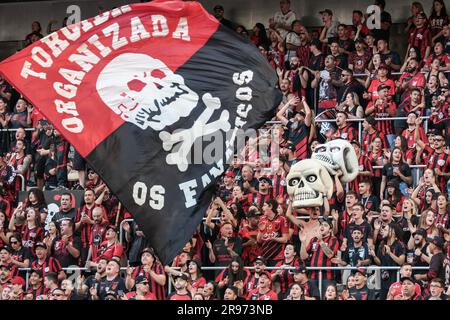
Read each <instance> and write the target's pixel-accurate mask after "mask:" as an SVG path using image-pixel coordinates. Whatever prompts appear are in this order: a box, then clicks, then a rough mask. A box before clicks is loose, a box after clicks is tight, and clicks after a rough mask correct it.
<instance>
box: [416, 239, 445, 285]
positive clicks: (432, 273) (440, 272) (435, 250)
mask: <svg viewBox="0 0 450 320" xmlns="http://www.w3.org/2000/svg"><path fill="white" fill-rule="evenodd" d="M427 241H428V243H429V244H428V251H429V252H430V254H431V259H430V269H429V270H428V272H427V273H425V274H415V275H414V279H415V280H422V281H424V282H425V283H428V282H429V281H431V280H432V279H434V278H440V279H444V278H445V269H444V260H445V254H444V253H443V251H444V243H445V242H444V240H443V239H442V238H441V237H438V236H434V237H430V238H427Z"/></svg>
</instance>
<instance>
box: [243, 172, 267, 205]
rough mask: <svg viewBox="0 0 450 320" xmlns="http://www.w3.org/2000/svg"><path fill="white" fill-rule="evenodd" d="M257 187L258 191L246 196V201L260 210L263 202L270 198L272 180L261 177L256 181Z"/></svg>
mask: <svg viewBox="0 0 450 320" xmlns="http://www.w3.org/2000/svg"><path fill="white" fill-rule="evenodd" d="M258 181H259V187H258V191H257V192H255V193H251V194H249V195H248V201H249V202H250V203H251V204H252V205H254V206H256V207H258V208H262V206H263V205H264V202H265V201H267V200H269V199H271V198H272V193H271V192H270V188H271V187H272V179H270V178H269V177H267V176H262V177H260V178H259V179H258Z"/></svg>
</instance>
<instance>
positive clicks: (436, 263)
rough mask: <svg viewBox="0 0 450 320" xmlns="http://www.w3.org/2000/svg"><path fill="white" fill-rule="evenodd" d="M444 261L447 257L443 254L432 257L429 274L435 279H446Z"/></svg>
mask: <svg viewBox="0 0 450 320" xmlns="http://www.w3.org/2000/svg"><path fill="white" fill-rule="evenodd" d="M444 260H445V255H444V254H443V253H442V252H439V253H437V254H435V255H433V256H432V257H431V261H430V271H429V273H430V274H433V278H440V279H445V268H444ZM429 280H431V279H429Z"/></svg>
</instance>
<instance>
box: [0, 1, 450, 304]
mask: <svg viewBox="0 0 450 320" xmlns="http://www.w3.org/2000/svg"><path fill="white" fill-rule="evenodd" d="M375 4H376V5H378V6H379V7H380V9H381V29H375V30H370V28H369V27H368V26H367V25H366V23H365V21H366V20H367V17H365V16H364V15H363V13H362V12H361V11H359V10H355V11H353V13H352V22H353V23H352V25H345V24H341V23H340V22H339V21H337V20H336V19H335V18H334V17H333V12H332V11H331V10H329V9H324V10H323V11H320V13H318V14H319V15H320V16H321V18H322V22H323V26H322V27H321V28H319V29H317V28H307V27H306V26H304V25H303V24H302V23H301V21H300V20H299V18H300V15H298V14H296V13H295V12H293V11H291V10H290V1H289V0H281V1H280V10H279V11H278V12H276V13H275V14H274V16H273V17H272V18H271V19H270V20H269V21H267V22H266V24H265V25H264V24H262V23H257V24H256V25H255V26H254V28H253V29H252V30H247V29H246V28H245V27H244V26H241V25H236V24H235V23H233V22H232V21H230V20H228V19H226V18H225V17H226V15H225V10H224V7H223V6H221V5H216V6H215V7H214V12H213V14H214V16H215V17H216V18H217V19H218V20H219V21H220V22H221V23H222V24H223V25H224V26H227V27H229V28H231V29H233V30H235V31H236V32H238V33H239V34H241V35H242V37H246V38H248V39H249V40H250V41H252V42H253V43H254V44H255V46H257V47H258V48H259V49H260V52H261V54H263V55H264V56H266V57H267V60H268V61H269V63H270V64H271V65H272V66H273V68H274V70H276V73H277V74H278V77H279V88H280V90H281V91H282V94H283V101H282V103H281V104H280V106H279V107H278V109H277V112H276V116H275V117H274V118H273V119H272V120H273V121H274V122H273V123H272V124H268V125H266V126H265V127H263V128H262V129H261V130H260V135H259V136H258V137H257V138H256V139H250V140H249V141H248V144H247V145H246V147H245V148H244V150H243V151H242V153H240V154H236V155H235V159H234V162H233V164H232V165H231V166H230V167H229V169H228V170H227V171H226V172H225V174H224V175H223V178H222V179H220V181H219V183H218V184H217V188H216V197H215V198H214V200H213V201H212V203H211V205H210V207H209V210H208V212H207V213H206V215H205V219H204V221H203V223H201V224H200V225H199V226H198V229H197V232H196V233H195V234H194V235H193V237H192V239H191V240H190V241H189V242H188V243H186V245H185V246H184V248H183V249H182V251H181V252H180V254H179V255H178V256H177V257H176V258H175V259H174V261H173V263H172V264H171V265H166V266H164V265H162V264H161V262H160V261H159V259H158V257H157V256H156V255H155V253H154V251H153V249H152V248H151V247H150V246H149V245H148V243H147V242H146V240H145V235H144V234H143V232H142V231H140V230H139V226H138V225H137V224H136V223H135V222H134V221H133V216H132V214H131V213H129V212H127V211H126V209H125V208H124V207H123V206H122V205H121V204H120V203H119V201H118V199H117V198H116V197H115V196H114V195H113V194H112V193H111V192H110V191H109V190H108V188H107V186H106V185H105V184H104V183H103V182H102V180H101V178H100V177H99V176H98V174H97V173H96V172H95V171H94V170H92V169H91V168H89V166H87V165H86V163H85V161H84V159H82V157H81V156H80V155H79V154H78V153H77V152H76V151H73V148H71V147H70V145H69V143H68V142H67V141H66V140H65V139H64V138H63V137H62V136H61V135H60V134H59V132H57V130H55V129H54V128H53V126H52V125H51V123H49V122H48V121H47V120H45V119H44V118H43V117H42V115H41V114H40V113H39V111H38V110H37V109H36V108H33V106H32V105H30V104H29V103H28V102H27V101H26V100H25V99H23V98H22V97H21V96H20V95H19V93H17V92H16V91H15V90H14V89H13V88H12V87H11V85H10V84H8V83H7V82H6V81H5V79H2V78H0V95H1V97H0V128H1V129H10V130H5V131H2V132H1V134H0V148H1V156H0V172H1V185H2V186H1V193H0V299H1V300H47V299H49V300H118V299H123V300H159V299H171V300H190V299H195V300H213V299H225V300H235V299H247V300H277V299H278V300H279V299H288V300H317V299H323V300H368V299H369V300H374V299H378V300H425V299H426V300H440V299H443V300H446V299H448V297H449V296H450V287H449V284H450V282H449V281H450V206H449V203H448V202H449V196H450V192H449V191H450V184H449V179H448V177H449V176H450V153H449V152H450V150H449V148H448V147H449V146H450V134H449V128H450V125H449V121H450V92H449V79H450V73H449V72H448V71H450V20H449V18H448V15H447V12H446V8H445V4H444V2H443V1H442V0H434V1H433V6H432V8H430V10H428V9H427V10H426V9H425V8H423V6H422V4H421V3H420V2H414V3H413V4H412V6H411V17H410V18H409V19H408V21H407V23H406V27H405V29H404V34H405V36H404V39H405V45H406V42H407V46H408V49H407V51H406V52H407V54H406V57H404V59H401V57H400V56H399V54H398V53H397V52H395V51H392V50H391V49H390V47H389V45H390V38H391V37H390V29H391V26H392V19H391V15H390V14H389V13H388V12H387V11H385V6H386V3H385V1H384V0H376V1H375ZM387 9H388V8H387ZM427 13H429V15H428V14H427ZM53 25H54V21H52V22H51V23H50V24H49V26H48V30H47V32H51V31H52V30H53ZM42 32H43V31H42V29H41V26H40V24H39V22H37V21H36V22H33V25H32V32H31V33H30V34H29V35H27V36H26V40H25V41H26V44H27V45H29V44H30V43H32V42H34V41H37V40H39V39H40V38H42V37H43V35H42ZM380 118H381V119H380ZM390 118H392V119H390ZM25 129H28V130H27V131H26V130H25ZM30 129H31V130H30ZM338 138H340V139H346V140H348V141H350V142H351V144H352V146H353V147H354V149H355V151H356V153H357V156H358V158H359V175H358V177H357V179H356V180H355V181H353V182H351V183H348V184H347V185H345V184H342V183H341V182H340V180H339V174H340V173H338V174H337V175H336V176H335V178H334V188H335V189H334V190H333V191H334V192H333V197H332V198H331V199H330V200H327V199H326V198H325V204H324V206H323V207H316V208H306V209H299V210H297V209H295V208H292V202H291V201H289V200H290V198H289V195H288V194H287V191H286V179H285V178H286V175H287V173H288V172H289V169H290V167H291V166H292V165H294V164H295V163H297V162H298V161H300V160H303V159H306V158H309V157H310V156H311V153H312V152H313V150H314V148H315V147H316V146H318V145H320V144H322V143H324V142H326V141H330V140H332V139H338ZM263 150H265V151H267V150H269V152H262V151H263ZM22 178H23V179H22ZM21 189H26V190H27V191H26V196H25V199H24V200H22V201H20V200H19V193H20V192H19V191H20V190H21ZM43 190H44V191H43ZM51 190H58V191H60V192H61V199H60V208H59V211H58V212H56V213H54V214H51V215H50V213H49V211H48V209H47V203H46V200H45V197H44V192H48V191H51ZM71 190H83V191H84V200H83V203H82V205H81V206H77V205H76V204H75V201H74V198H73V196H72V195H71ZM121 233H123V239H119V235H120V234H121ZM373 266H378V267H379V268H373ZM71 267H72V268H73V267H81V268H83V269H80V270H81V271H78V272H75V273H72V271H70V270H67V268H71ZM205 267H216V268H205ZM249 267H250V268H249ZM271 267H276V268H274V269H273V268H271ZM330 267H341V268H335V269H330ZM345 267H347V269H346V270H345ZM348 267H351V268H350V269H349V268H348ZM371 267H372V268H371ZM417 267H421V269H417ZM311 268H312V269H311ZM321 268H322V269H321ZM319 269H321V270H319ZM337 269H339V270H337ZM397 273H399V274H397ZM169 287H170V290H169ZM169 291H170V293H169Z"/></svg>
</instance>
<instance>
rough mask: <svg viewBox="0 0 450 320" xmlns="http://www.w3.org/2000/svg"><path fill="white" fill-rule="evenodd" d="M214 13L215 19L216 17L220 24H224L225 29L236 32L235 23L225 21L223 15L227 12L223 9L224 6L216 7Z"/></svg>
mask: <svg viewBox="0 0 450 320" xmlns="http://www.w3.org/2000/svg"><path fill="white" fill-rule="evenodd" d="M213 11H214V17H215V18H216V19H217V20H219V22H220V23H221V24H223V25H224V26H225V27H228V28H230V29H233V30H234V26H235V24H234V23H233V22H231V21H230V20H228V19H225V18H224V17H223V14H224V12H225V10H224V9H223V6H221V5H220V4H218V5H216V6H215V7H214V9H213Z"/></svg>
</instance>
